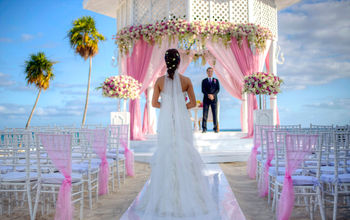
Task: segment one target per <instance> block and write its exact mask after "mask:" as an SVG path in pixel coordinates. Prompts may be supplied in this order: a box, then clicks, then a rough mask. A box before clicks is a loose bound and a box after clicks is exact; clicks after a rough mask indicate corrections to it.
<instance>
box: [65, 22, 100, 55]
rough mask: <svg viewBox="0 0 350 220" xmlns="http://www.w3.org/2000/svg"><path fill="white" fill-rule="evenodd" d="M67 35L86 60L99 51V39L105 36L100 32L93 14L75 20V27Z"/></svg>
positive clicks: (78, 52) (77, 51) (76, 50)
mask: <svg viewBox="0 0 350 220" xmlns="http://www.w3.org/2000/svg"><path fill="white" fill-rule="evenodd" d="M67 37H68V38H69V43H70V45H71V47H72V48H73V49H74V51H75V52H76V53H77V54H79V55H80V56H81V57H83V58H84V59H85V60H86V59H87V58H89V57H93V56H95V55H96V54H97V53H98V43H99V41H104V40H105V37H104V36H103V35H102V34H100V33H99V32H98V31H97V29H96V26H95V20H94V19H93V18H92V17H91V16H83V17H81V18H78V19H77V20H75V21H73V27H72V28H71V29H70V30H69V31H68V34H67Z"/></svg>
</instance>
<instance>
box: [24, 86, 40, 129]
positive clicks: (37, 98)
mask: <svg viewBox="0 0 350 220" xmlns="http://www.w3.org/2000/svg"><path fill="white" fill-rule="evenodd" d="M41 90H42V88H40V89H39V93H38V95H37V96H36V100H35V103H34V106H33V109H32V112H31V113H30V115H29V118H28V121H27V124H26V129H27V128H28V127H29V124H30V121H31V120H32V117H33V113H34V110H35V108H36V104H38V100H39V97H40V94H41Z"/></svg>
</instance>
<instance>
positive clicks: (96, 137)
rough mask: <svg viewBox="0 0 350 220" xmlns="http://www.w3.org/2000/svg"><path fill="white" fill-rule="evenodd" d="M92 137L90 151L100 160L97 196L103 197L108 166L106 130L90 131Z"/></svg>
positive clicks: (106, 184)
mask: <svg viewBox="0 0 350 220" xmlns="http://www.w3.org/2000/svg"><path fill="white" fill-rule="evenodd" d="M90 131H91V132H92V133H91V136H92V140H93V142H92V149H93V150H94V152H95V153H96V154H97V156H98V157H99V158H100V159H101V164H100V172H99V178H98V194H99V195H105V194H107V193H108V177H109V166H108V162H107V156H106V153H107V133H106V129H93V130H90Z"/></svg>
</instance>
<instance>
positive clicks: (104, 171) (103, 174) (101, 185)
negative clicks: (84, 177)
mask: <svg viewBox="0 0 350 220" xmlns="http://www.w3.org/2000/svg"><path fill="white" fill-rule="evenodd" d="M108 177H109V166H108V161H107V159H106V156H105V157H103V158H102V161H101V164H100V172H99V181H98V194H99V195H105V194H107V193H108Z"/></svg>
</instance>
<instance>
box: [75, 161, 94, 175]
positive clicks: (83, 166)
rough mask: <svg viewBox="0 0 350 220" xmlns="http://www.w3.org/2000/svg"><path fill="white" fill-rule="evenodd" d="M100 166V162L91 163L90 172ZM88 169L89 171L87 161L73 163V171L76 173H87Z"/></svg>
mask: <svg viewBox="0 0 350 220" xmlns="http://www.w3.org/2000/svg"><path fill="white" fill-rule="evenodd" d="M98 168H99V165H98V164H95V163H91V166H90V172H94V171H97V170H98ZM88 171H89V164H87V163H73V164H72V172H74V173H81V174H85V173H88Z"/></svg>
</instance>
